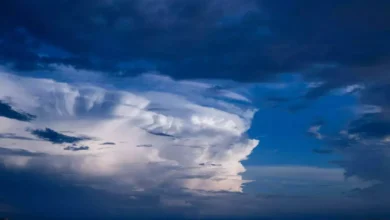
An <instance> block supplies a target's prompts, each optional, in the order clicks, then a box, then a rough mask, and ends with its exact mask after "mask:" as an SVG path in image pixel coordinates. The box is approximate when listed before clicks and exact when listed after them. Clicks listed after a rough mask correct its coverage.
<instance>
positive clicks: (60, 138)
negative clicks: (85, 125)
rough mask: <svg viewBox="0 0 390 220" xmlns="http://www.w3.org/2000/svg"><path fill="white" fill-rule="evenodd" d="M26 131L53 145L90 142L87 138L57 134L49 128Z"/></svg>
mask: <svg viewBox="0 0 390 220" xmlns="http://www.w3.org/2000/svg"><path fill="white" fill-rule="evenodd" d="M28 131H29V132H30V133H31V134H32V135H34V136H36V137H38V138H40V139H42V140H45V141H49V142H51V143H53V144H64V143H70V144H73V143H78V142H80V141H85V140H90V138H89V137H74V136H68V135H65V134H61V133H59V132H56V131H54V130H52V129H50V128H46V129H42V130H41V129H28Z"/></svg>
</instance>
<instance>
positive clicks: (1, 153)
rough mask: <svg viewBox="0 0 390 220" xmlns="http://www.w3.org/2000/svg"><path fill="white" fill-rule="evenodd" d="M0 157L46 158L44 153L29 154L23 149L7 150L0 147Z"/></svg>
mask: <svg viewBox="0 0 390 220" xmlns="http://www.w3.org/2000/svg"><path fill="white" fill-rule="evenodd" d="M0 156H26V157H40V156H47V154H45V153H37V152H30V151H27V150H24V149H9V148H2V147H0Z"/></svg>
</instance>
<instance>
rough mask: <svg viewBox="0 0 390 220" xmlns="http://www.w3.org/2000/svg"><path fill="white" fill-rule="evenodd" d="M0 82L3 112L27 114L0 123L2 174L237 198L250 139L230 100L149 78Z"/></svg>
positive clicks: (241, 102) (1, 78)
mask: <svg viewBox="0 0 390 220" xmlns="http://www.w3.org/2000/svg"><path fill="white" fill-rule="evenodd" d="M0 82H1V86H0V94H1V95H0V100H7V103H10V104H7V106H8V105H9V106H12V108H11V107H7V108H6V109H8V110H9V111H10V109H13V108H15V109H20V110H21V111H23V112H28V115H30V114H31V115H35V116H36V118H35V120H33V121H26V120H15V119H17V118H15V117H4V116H3V117H1V118H0V121H1V123H0V133H1V138H2V139H1V140H2V141H1V147H2V151H4V152H6V153H5V154H1V158H2V161H3V162H4V163H5V164H6V165H7V166H11V167H12V166H13V167H18V168H20V169H24V168H31V167H39V168H41V169H44V170H50V171H54V172H72V173H76V175H80V176H95V177H115V178H116V181H117V182H118V183H121V184H123V185H124V186H127V188H128V189H132V190H146V189H149V190H150V189H156V188H158V187H159V186H161V185H163V184H164V185H165V184H168V185H171V186H172V187H177V188H183V189H186V190H189V191H199V190H203V191H231V192H241V191H242V184H243V183H245V180H243V178H242V177H241V175H240V174H241V173H242V172H244V171H245V168H244V167H243V165H242V164H241V161H242V160H245V159H246V157H247V156H248V155H249V154H250V153H251V152H252V150H253V149H254V148H255V147H256V146H257V144H258V141H257V140H252V139H249V138H248V136H247V135H246V131H247V130H248V129H249V127H250V124H251V120H252V117H253V115H254V113H255V109H254V108H252V107H250V102H249V100H247V99H245V98H244V97H243V96H241V95H239V94H237V93H234V92H228V91H224V90H222V89H221V91H220V93H215V92H211V91H213V88H214V85H212V84H207V83H203V82H189V81H173V80H172V79H170V78H167V77H163V76H160V75H156V74H147V75H144V76H140V77H137V78H134V79H130V80H127V83H128V85H127V87H126V88H121V89H118V88H111V89H107V88H102V87H98V86H91V85H86V84H83V85H80V84H71V83H61V82H56V81H54V80H49V79H41V78H28V77H20V76H15V75H12V74H9V73H6V72H2V73H1V74H0ZM21 84H22V85H23V87H21V86H20V85H21ZM142 84H149V85H150V87H148V89H145V88H144V87H143V86H144V85H142ZM154 88H155V89H154ZM161 88H163V90H164V91H165V92H162V89H161ZM207 94H210V95H209V96H206V95H207ZM213 94H214V95H213ZM4 105H5V104H4ZM113 141H115V144H114V143H113ZM102 143H103V145H105V146H103V145H102ZM72 144H73V145H72ZM139 146H148V147H139ZM35 155H42V156H39V157H37V156H35ZM43 155H44V156H43ZM151 177H153V178H151Z"/></svg>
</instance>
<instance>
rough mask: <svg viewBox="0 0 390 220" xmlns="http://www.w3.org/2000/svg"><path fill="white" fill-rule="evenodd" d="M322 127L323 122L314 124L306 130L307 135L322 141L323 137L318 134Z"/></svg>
mask: <svg viewBox="0 0 390 220" xmlns="http://www.w3.org/2000/svg"><path fill="white" fill-rule="evenodd" d="M323 125H324V122H323V121H318V122H315V123H314V124H313V125H312V126H310V128H309V129H308V130H307V133H308V134H309V135H311V136H313V137H315V138H316V139H319V140H321V139H323V138H324V136H323V135H322V134H321V133H320V129H321V127H322V126H323Z"/></svg>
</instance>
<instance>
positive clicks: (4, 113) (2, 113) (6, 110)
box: [0, 100, 36, 121]
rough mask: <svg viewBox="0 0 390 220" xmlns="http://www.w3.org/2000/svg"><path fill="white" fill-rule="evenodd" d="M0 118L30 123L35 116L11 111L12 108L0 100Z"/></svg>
mask: <svg viewBox="0 0 390 220" xmlns="http://www.w3.org/2000/svg"><path fill="white" fill-rule="evenodd" d="M0 117H6V118H10V119H15V120H19V121H31V120H33V119H34V118H35V117H36V116H34V115H31V114H28V113H25V112H20V111H17V110H15V109H13V108H12V106H11V105H9V104H8V103H5V102H3V101H1V100H0Z"/></svg>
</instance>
